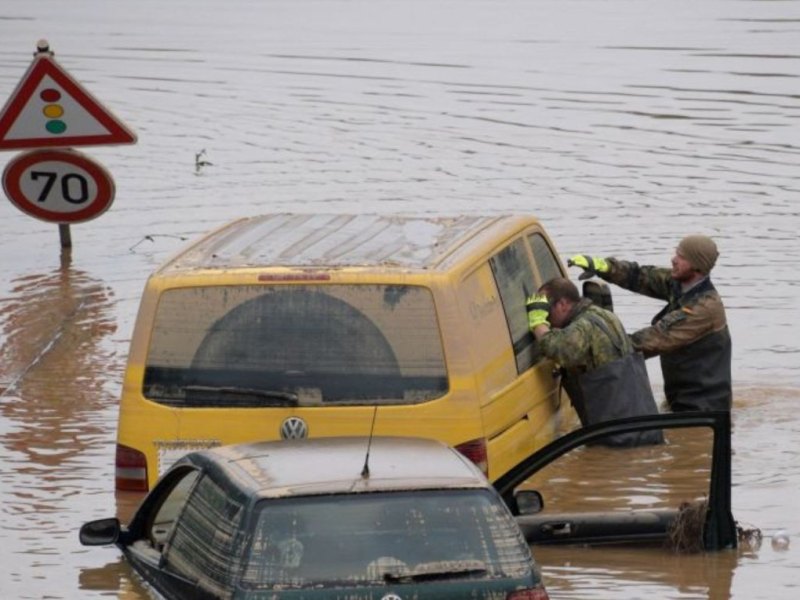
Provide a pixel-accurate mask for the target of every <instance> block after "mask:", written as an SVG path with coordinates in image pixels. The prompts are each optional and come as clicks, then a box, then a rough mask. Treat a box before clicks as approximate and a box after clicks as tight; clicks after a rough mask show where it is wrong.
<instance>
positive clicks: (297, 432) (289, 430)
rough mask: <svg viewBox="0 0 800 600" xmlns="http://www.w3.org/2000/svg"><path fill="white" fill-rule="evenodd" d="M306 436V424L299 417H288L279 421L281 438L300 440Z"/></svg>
mask: <svg viewBox="0 0 800 600" xmlns="http://www.w3.org/2000/svg"><path fill="white" fill-rule="evenodd" d="M307 437H308V425H306V422H305V421H303V419H301V418H300V417H289V418H288V419H286V420H285V421H284V422H283V423H281V438H282V439H284V440H301V439H303V438H307Z"/></svg>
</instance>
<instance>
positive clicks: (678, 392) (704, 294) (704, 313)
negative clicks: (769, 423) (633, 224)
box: [601, 258, 731, 411]
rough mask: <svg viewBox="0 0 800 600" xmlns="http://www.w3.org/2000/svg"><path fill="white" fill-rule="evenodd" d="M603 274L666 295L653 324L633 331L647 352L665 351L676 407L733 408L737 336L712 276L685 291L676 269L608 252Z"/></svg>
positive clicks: (652, 294)
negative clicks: (674, 275) (730, 327)
mask: <svg viewBox="0 0 800 600" xmlns="http://www.w3.org/2000/svg"><path fill="white" fill-rule="evenodd" d="M606 261H607V262H608V264H609V267H610V270H609V272H608V273H604V274H602V275H601V277H602V278H603V279H605V280H606V281H609V282H611V283H614V284H616V285H619V286H620V287H623V288H625V289H628V290H631V291H632V292H636V293H639V294H644V295H646V296H650V297H651V298H659V299H661V300H666V301H667V305H666V306H665V307H664V308H663V309H662V310H661V311H660V312H659V313H658V314H657V315H656V316H655V317H653V321H652V324H651V326H650V327H645V328H644V329H640V330H639V331H637V332H635V333H633V334H632V336H631V339H632V341H633V345H634V347H635V348H636V349H637V350H640V351H641V352H642V353H644V355H645V356H646V357H650V356H655V355H659V357H660V360H661V370H662V372H663V375H664V392H665V395H666V396H667V401H668V402H669V405H670V407H671V408H672V410H676V411H677V410H729V409H730V405H731V338H730V333H729V331H728V324H727V319H726V317H725V307H724V306H723V304H722V299H721V298H720V296H719V293H717V290H716V289H715V288H714V285H713V284H712V283H711V280H710V279H709V278H706V279H704V280H702V281H701V282H699V283H698V284H697V285H695V286H694V287H693V288H691V289H689V290H687V291H686V292H685V293H684V292H682V290H681V286H680V283H679V282H677V281H675V280H673V279H672V276H671V274H670V269H664V268H658V267H651V266H639V265H638V264H637V263H635V262H628V261H622V260H617V259H615V258H607V259H606Z"/></svg>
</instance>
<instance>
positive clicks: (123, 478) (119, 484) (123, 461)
mask: <svg viewBox="0 0 800 600" xmlns="http://www.w3.org/2000/svg"><path fill="white" fill-rule="evenodd" d="M114 475H115V480H116V488H117V489H118V490H120V491H125V492H146V491H147V459H146V458H145V456H144V454H143V453H141V452H139V451H138V450H134V449H133V448H129V447H128V446H123V445H122V444H117V459H116V463H115V473H114Z"/></svg>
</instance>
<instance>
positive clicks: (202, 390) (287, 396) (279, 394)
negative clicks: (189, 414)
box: [183, 385, 298, 406]
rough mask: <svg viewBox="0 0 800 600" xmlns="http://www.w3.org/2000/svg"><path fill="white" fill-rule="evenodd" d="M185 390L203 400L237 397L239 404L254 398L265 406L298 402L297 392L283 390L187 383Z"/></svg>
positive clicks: (294, 404)
mask: <svg viewBox="0 0 800 600" xmlns="http://www.w3.org/2000/svg"><path fill="white" fill-rule="evenodd" d="M183 391H184V392H186V394H187V396H192V397H193V398H192V399H193V400H195V401H196V400H197V399H198V398H197V397H198V396H200V398H202V399H203V400H210V399H212V398H219V397H221V396H224V397H228V398H230V397H234V398H236V399H237V400H238V403H239V404H244V403H246V404H250V403H247V402H243V401H246V400H247V399H250V400H251V401H252V400H253V399H256V400H259V401H260V402H259V403H258V404H259V405H264V406H297V403H298V398H297V394H295V393H294V392H285V391H283V390H262V389H256V388H243V387H236V386H215V385H185V386H183ZM262 401H263V402H262ZM209 404H211V403H209Z"/></svg>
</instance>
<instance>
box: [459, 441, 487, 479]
mask: <svg viewBox="0 0 800 600" xmlns="http://www.w3.org/2000/svg"><path fill="white" fill-rule="evenodd" d="M456 450H458V451H459V452H461V454H463V455H464V456H466V457H467V458H468V459H470V460H471V461H472V462H474V463H475V464H476V465H477V466H478V468H479V469H480V470H481V471H483V474H484V475H487V476H488V475H489V456H488V453H487V451H486V438H478V439H476V440H470V441H468V442H464V443H463V444H459V445H458V446H456Z"/></svg>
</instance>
